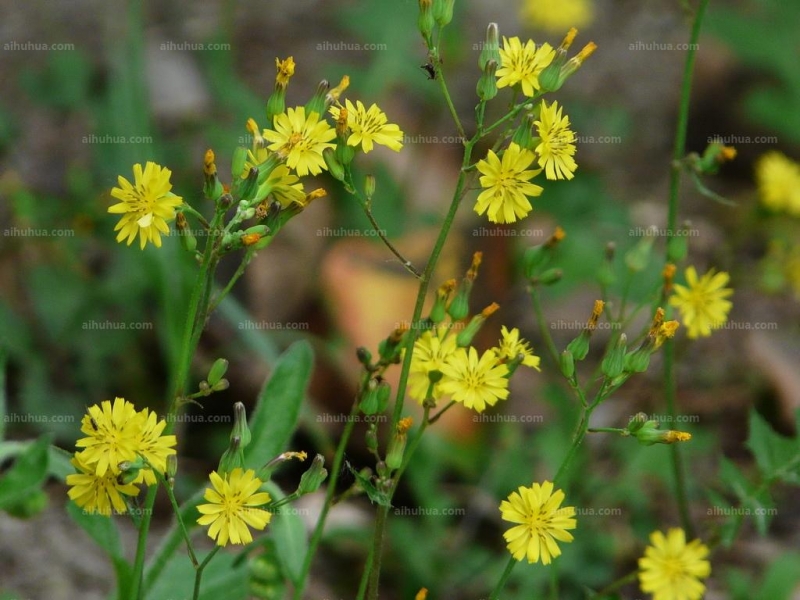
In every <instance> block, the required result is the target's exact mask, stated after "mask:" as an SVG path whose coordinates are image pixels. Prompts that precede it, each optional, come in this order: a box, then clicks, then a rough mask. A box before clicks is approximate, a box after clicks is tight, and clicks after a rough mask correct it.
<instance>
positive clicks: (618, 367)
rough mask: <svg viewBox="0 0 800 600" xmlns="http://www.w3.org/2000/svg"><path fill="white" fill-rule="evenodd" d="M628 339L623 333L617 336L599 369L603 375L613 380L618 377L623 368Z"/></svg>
mask: <svg viewBox="0 0 800 600" xmlns="http://www.w3.org/2000/svg"><path fill="white" fill-rule="evenodd" d="M627 342H628V337H627V336H626V335H625V334H624V333H623V334H621V335H620V336H619V339H618V340H617V343H616V344H615V345H614V347H613V348H612V349H611V350H610V351H609V352H607V353H606V356H605V358H603V363H602V365H601V368H602V370H603V375H605V376H606V377H608V378H609V379H613V378H615V377H617V376H618V375H620V374H621V373H622V371H623V370H624V368H625V353H626V351H627Z"/></svg>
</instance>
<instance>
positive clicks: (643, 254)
mask: <svg viewBox="0 0 800 600" xmlns="http://www.w3.org/2000/svg"><path fill="white" fill-rule="evenodd" d="M654 240H655V238H654V237H653V235H652V234H651V230H648V232H647V234H646V235H645V236H644V237H643V238H642V239H641V240H639V242H638V243H637V244H636V245H635V246H634V247H633V248H631V249H630V250H628V252H627V253H626V254H625V265H626V266H627V267H628V269H630V270H631V271H632V272H634V273H638V272H639V271H643V270H644V269H645V268H647V263H649V262H650V251H651V250H652V248H653V241H654Z"/></svg>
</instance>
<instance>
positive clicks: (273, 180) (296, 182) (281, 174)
mask: <svg viewBox="0 0 800 600" xmlns="http://www.w3.org/2000/svg"><path fill="white" fill-rule="evenodd" d="M269 194H272V197H273V198H275V199H276V200H277V201H278V202H280V203H281V206H282V207H283V208H286V207H287V206H289V205H290V204H292V203H293V202H296V203H297V204H301V205H304V204H305V201H306V193H305V191H304V190H303V184H302V183H300V179H299V178H298V177H297V175H295V174H294V173H292V172H291V171H290V170H289V167H287V166H286V165H278V166H277V167H275V168H274V169H272V171H271V172H270V174H269V175H268V176H267V178H266V179H265V180H264V182H263V183H262V184H261V185H260V186H259V187H258V193H257V197H258V198H266V197H267V196H268V195H269Z"/></svg>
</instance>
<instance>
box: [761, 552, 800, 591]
mask: <svg viewBox="0 0 800 600" xmlns="http://www.w3.org/2000/svg"><path fill="white" fill-rule="evenodd" d="M797 565H800V554H798V553H797V552H792V553H787V554H784V555H783V556H780V557H778V558H776V559H775V560H774V561H773V562H772V563H771V564H770V565H769V568H768V569H767V572H766V574H765V575H764V579H763V580H762V583H761V586H760V589H759V590H758V593H757V594H755V596H754V600H789V599H790V598H794V597H795V596H793V595H792V592H793V591H794V590H795V589H797V584H798V582H800V569H798V568H797Z"/></svg>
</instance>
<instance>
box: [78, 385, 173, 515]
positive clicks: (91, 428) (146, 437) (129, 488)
mask: <svg viewBox="0 0 800 600" xmlns="http://www.w3.org/2000/svg"><path fill="white" fill-rule="evenodd" d="M165 427H166V422H165V421H163V420H159V419H158V418H157V417H156V414H155V413H153V412H151V411H150V410H149V409H147V408H145V409H143V410H140V411H137V410H136V409H135V407H134V405H133V404H132V403H130V402H128V401H127V400H125V399H124V398H116V399H115V400H114V403H113V404H112V403H111V401H109V400H104V401H103V402H101V403H100V405H97V404H95V405H94V406H91V407H89V409H88V411H87V414H86V415H84V417H83V420H82V421H81V431H82V432H83V433H85V434H86V437H84V438H81V439H79V440H78V441H77V442H76V443H75V445H76V446H77V447H78V448H83V450H80V451H78V452H76V453H75V455H74V456H73V458H72V461H71V462H72V464H73V465H74V466H75V468H76V469H78V471H79V472H78V473H75V474H72V475H68V476H67V485H68V486H70V489H69V492H68V495H69V497H70V498H72V500H74V502H75V504H77V505H78V506H80V507H81V508H83V509H84V510H86V511H87V512H92V513H100V514H102V515H110V514H111V512H112V508H113V510H114V511H116V512H119V513H124V512H126V510H127V506H126V503H125V500H124V498H123V496H136V495H137V494H138V493H139V488H138V487H137V486H138V484H141V483H145V484H146V485H153V484H155V483H156V476H155V474H154V473H153V470H156V471H157V472H158V473H162V474H163V473H164V472H165V471H166V469H167V457H168V456H169V455H171V454H175V445H176V443H177V442H176V439H175V436H174V435H163V431H164V428H165Z"/></svg>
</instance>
